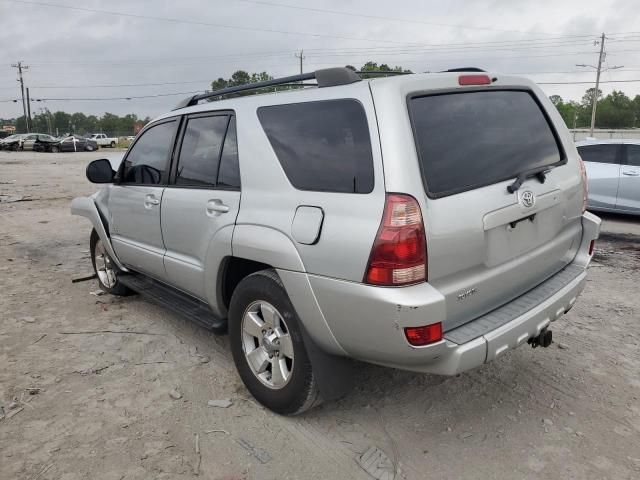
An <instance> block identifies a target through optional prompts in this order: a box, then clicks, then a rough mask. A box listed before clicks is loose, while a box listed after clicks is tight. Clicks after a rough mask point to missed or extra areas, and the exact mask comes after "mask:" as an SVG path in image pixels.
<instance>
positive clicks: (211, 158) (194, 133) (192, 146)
mask: <svg viewBox="0 0 640 480" xmlns="http://www.w3.org/2000/svg"><path fill="white" fill-rule="evenodd" d="M227 123H229V117H228V116H227V115H217V116H212V117H198V118H191V119H189V121H188V123H187V128H186V129H185V132H184V139H183V140H182V147H181V148H180V159H179V161H178V170H177V173H176V185H192V186H210V187H212V186H215V184H216V176H217V174H218V162H219V160H220V150H221V149H222V143H223V142H224V134H225V131H226V130H227Z"/></svg>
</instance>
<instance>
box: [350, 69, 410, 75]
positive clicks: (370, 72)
mask: <svg viewBox="0 0 640 480" xmlns="http://www.w3.org/2000/svg"><path fill="white" fill-rule="evenodd" d="M356 73H357V74H359V75H410V74H411V73H413V72H398V71H396V70H358V71H357V72H356Z"/></svg>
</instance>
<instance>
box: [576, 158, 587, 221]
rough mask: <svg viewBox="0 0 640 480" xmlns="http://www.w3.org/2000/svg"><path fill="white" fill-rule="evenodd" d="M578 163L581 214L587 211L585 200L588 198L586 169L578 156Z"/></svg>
mask: <svg viewBox="0 0 640 480" xmlns="http://www.w3.org/2000/svg"><path fill="white" fill-rule="evenodd" d="M578 163H579V164H580V175H581V176H582V213H584V212H586V211H587V200H588V198H589V182H588V180H587V169H586V167H585V166H584V161H583V160H582V157H580V155H578Z"/></svg>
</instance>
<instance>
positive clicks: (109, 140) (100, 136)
mask: <svg viewBox="0 0 640 480" xmlns="http://www.w3.org/2000/svg"><path fill="white" fill-rule="evenodd" d="M89 138H91V140H95V141H96V142H97V143H98V146H100V147H111V148H115V147H116V145H118V139H117V138H116V137H107V136H106V135H105V134H104V133H94V134H93V135H91V137H89Z"/></svg>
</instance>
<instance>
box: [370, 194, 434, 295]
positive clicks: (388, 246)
mask: <svg viewBox="0 0 640 480" xmlns="http://www.w3.org/2000/svg"><path fill="white" fill-rule="evenodd" d="M426 279H427V239H426V235H425V231H424V224H423V223H422V214H421V212H420V206H419V205H418V202H417V201H416V199H415V198H413V197H411V196H410V195H402V194H397V193H392V194H387V197H386V200H385V206H384V214H383V215H382V222H381V223H380V228H379V229H378V234H377V235H376V239H375V241H374V243H373V248H372V249H371V255H370V256H369V264H368V266H367V273H366V275H365V279H364V281H365V282H366V283H369V284H372V285H386V286H398V285H409V284H412V283H419V282H424V281H425V280H426Z"/></svg>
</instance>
